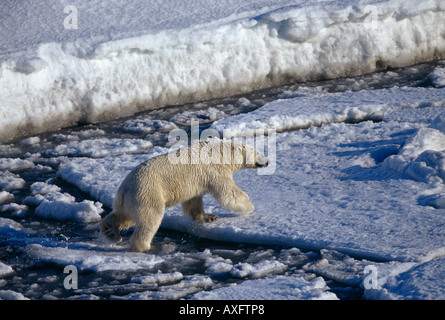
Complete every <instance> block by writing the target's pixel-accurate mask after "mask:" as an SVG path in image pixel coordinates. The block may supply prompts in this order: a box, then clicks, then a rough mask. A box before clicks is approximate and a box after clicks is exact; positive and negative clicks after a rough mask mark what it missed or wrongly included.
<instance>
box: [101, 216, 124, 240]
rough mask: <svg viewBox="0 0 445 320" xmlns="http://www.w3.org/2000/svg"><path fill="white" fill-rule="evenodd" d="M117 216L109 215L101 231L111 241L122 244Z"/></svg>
mask: <svg viewBox="0 0 445 320" xmlns="http://www.w3.org/2000/svg"><path fill="white" fill-rule="evenodd" d="M116 220H117V219H116V214H115V213H114V212H112V213H110V214H109V215H107V216H106V217H105V218H104V219H103V220H102V225H101V228H100V231H101V232H102V234H103V235H105V236H106V237H107V238H108V239H109V240H110V241H113V242H121V241H122V237H121V235H120V232H119V226H118V224H117V223H116V222H117V221H116Z"/></svg>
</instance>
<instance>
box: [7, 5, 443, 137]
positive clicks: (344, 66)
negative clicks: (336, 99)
mask: <svg viewBox="0 0 445 320" xmlns="http://www.w3.org/2000/svg"><path fill="white" fill-rule="evenodd" d="M70 4H71V5H74V6H75V7H76V8H77V9H78V14H79V23H78V30H63V23H62V21H63V18H64V16H63V5H61V4H57V5H55V4H47V3H45V2H42V3H41V4H40V5H38V6H36V5H35V4H34V5H32V6H31V7H30V9H27V10H34V11H33V12H32V14H31V13H30V14H29V15H26V17H34V18H33V19H42V18H43V17H44V18H45V20H40V25H41V28H40V29H39V30H33V29H32V28H30V27H29V25H34V28H35V24H29V23H28V22H27V21H21V20H20V19H22V20H23V16H24V15H19V18H18V19H17V20H14V17H15V16H16V15H15V14H14V12H15V11H17V8H16V6H15V5H14V4H13V3H9V2H7V3H5V4H2V6H4V8H2V12H5V13H7V14H9V15H5V17H4V23H3V25H4V27H5V28H4V29H3V27H2V36H0V41H1V44H2V45H1V47H0V63H1V66H0V97H1V99H0V101H1V102H0V114H1V117H0V118H1V120H0V128H1V130H0V141H10V140H13V139H15V138H18V137H20V136H24V135H27V134H31V133H37V132H43V131H47V130H52V129H56V128H60V127H63V126H69V125H74V124H77V123H93V122H98V121H103V120H106V119H110V118H115V117H120V116H127V115H131V114H133V113H135V112H138V111H141V110H147V109H155V108H159V107H163V106H167V105H172V104H181V103H185V102H188V101H196V100H204V99H209V98H215V97H222V96H228V95H233V94H237V93H243V92H248V91H252V90H255V89H259V88H264V87H269V86H273V85H278V84H280V83H283V82H285V81H289V80H292V81H308V80H315V79H324V78H336V77H344V76H353V75H358V74H363V73H367V72H373V71H376V70H379V69H384V68H387V67H401V66H406V65H411V64H415V63H419V62H423V61H430V60H434V59H440V58H444V57H445V37H444V34H445V24H444V23H443V21H444V20H445V4H444V2H443V1H440V0H431V1H428V2H422V3H420V2H418V1H414V0H410V1H405V0H404V1H402V0H396V1H373V0H369V1H361V2H360V4H356V3H355V2H354V1H350V0H348V1H343V2H341V3H339V2H331V1H326V2H325V1H323V2H321V3H320V2H319V1H309V2H308V1H301V0H295V1H284V0H283V1H280V2H278V3H277V2H276V1H268V0H263V1H260V2H258V1H252V2H250V1H248V2H245V3H243V5H242V6H238V5H237V6H235V5H234V4H233V3H231V2H230V1H198V2H196V1H193V6H192V5H191V4H189V3H188V2H185V3H182V2H181V3H180V4H179V5H178V3H177V2H176V1H162V2H159V3H157V2H156V3H151V6H150V7H147V5H146V4H145V5H144V4H143V3H141V2H140V1H138V0H132V1H129V2H126V4H125V11H123V10H122V9H119V4H120V1H118V0H115V1H110V2H109V3H108V9H109V8H111V9H113V10H111V9H110V12H107V14H104V10H105V11H106V9H107V8H105V9H104V7H103V5H102V4H101V3H100V2H99V1H89V2H85V1H81V0H79V1H71V2H70ZM22 5H23V4H22ZM195 6H197V7H198V8H199V10H198V9H194V7H195ZM23 7H25V6H23ZM35 10H37V12H35ZM120 13H122V15H120ZM36 16H38V18H37V17H36ZM11 19H12V20H11ZM11 21H13V22H11ZM43 21H52V22H43ZM55 21H59V23H58V24H57V23H56V22H55ZM34 22H35V21H34ZM36 23H37V24H38V23H39V21H37V22H36ZM22 25H23V26H22ZM27 26H28V29H29V30H27V29H26V28H27ZM23 29H25V31H24V32H23V34H24V35H22V34H21V32H20V31H19V30H23ZM27 31H32V32H27ZM76 32H77V33H76ZM32 35H35V37H34V38H33V37H32Z"/></svg>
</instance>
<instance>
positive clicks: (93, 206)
mask: <svg viewBox="0 0 445 320" xmlns="http://www.w3.org/2000/svg"><path fill="white" fill-rule="evenodd" d="M102 212H103V209H102V204H101V203H99V202H93V201H90V200H84V201H82V202H75V203H69V202H65V201H48V200H43V201H42V202H41V203H40V205H39V206H38V207H37V208H36V211H35V214H36V215H37V216H39V217H41V218H51V219H56V220H72V221H77V222H83V223H90V222H95V221H100V220H101V215H100V214H101V213H102Z"/></svg>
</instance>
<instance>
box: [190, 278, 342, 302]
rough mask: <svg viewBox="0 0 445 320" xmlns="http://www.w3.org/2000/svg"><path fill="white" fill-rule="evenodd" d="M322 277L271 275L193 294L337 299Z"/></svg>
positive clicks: (209, 297)
mask: <svg viewBox="0 0 445 320" xmlns="http://www.w3.org/2000/svg"><path fill="white" fill-rule="evenodd" d="M328 289H329V288H328V286H327V285H326V282H325V281H324V280H323V278H315V279H313V280H311V281H306V280H304V279H303V278H301V277H285V276H273V277H268V278H266V279H257V280H247V281H244V282H242V283H240V284H238V285H232V286H229V287H224V288H219V289H215V290H212V291H201V292H199V293H197V294H195V295H194V296H193V299H197V300H337V299H338V298H337V296H336V295H335V294H334V293H332V292H328V291H327V290H328Z"/></svg>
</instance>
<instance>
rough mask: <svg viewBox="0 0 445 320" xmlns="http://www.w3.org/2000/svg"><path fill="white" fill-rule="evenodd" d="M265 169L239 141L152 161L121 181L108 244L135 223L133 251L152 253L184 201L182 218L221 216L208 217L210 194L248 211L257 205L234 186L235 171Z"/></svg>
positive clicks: (107, 227) (107, 224) (198, 146)
mask: <svg viewBox="0 0 445 320" xmlns="http://www.w3.org/2000/svg"><path fill="white" fill-rule="evenodd" d="M267 165H268V159H267V158H266V157H265V156H264V155H263V154H262V153H260V152H259V151H257V150H256V149H255V148H253V147H252V146H249V145H247V144H243V143H237V142H220V141H218V142H209V141H201V142H199V143H193V144H192V146H190V147H188V148H183V149H179V150H176V151H175V152H172V153H169V154H165V155H161V156H158V157H155V158H152V159H150V160H147V161H145V162H143V163H141V164H140V165H138V166H137V167H136V168H134V169H133V170H132V171H131V172H130V173H129V174H128V176H127V177H126V178H125V179H124V180H123V181H122V183H121V185H120V187H119V189H118V191H117V193H116V197H115V200H114V203H113V210H112V212H111V213H110V214H109V215H107V216H106V217H105V218H104V219H103V221H102V225H101V231H102V233H103V234H104V235H105V236H107V238H109V239H110V240H112V241H115V242H120V241H122V238H121V235H120V233H119V231H120V229H125V228H129V227H131V226H133V225H135V229H134V232H133V234H132V236H131V238H130V250H131V251H136V252H142V251H145V250H149V249H150V246H151V241H152V239H153V237H154V235H155V233H156V232H157V230H158V229H159V226H160V224H161V221H162V218H163V216H164V210H165V208H166V207H170V206H174V205H177V204H179V203H181V204H182V210H183V212H184V214H185V215H186V216H188V217H190V218H191V219H193V220H195V221H197V222H213V221H216V220H217V219H218V217H217V216H216V215H206V214H205V213H204V208H203V201H202V197H203V195H205V194H207V193H209V194H211V195H212V196H213V197H214V198H215V199H216V200H217V201H218V203H219V204H220V205H221V206H223V207H225V208H227V209H230V210H236V211H239V212H242V213H250V212H252V211H253V209H254V207H253V205H252V203H251V202H250V199H249V196H248V195H247V194H246V193H245V192H244V191H242V190H241V189H240V188H238V186H237V185H236V184H235V181H234V180H233V172H235V171H238V170H240V169H244V168H261V167H266V166H267Z"/></svg>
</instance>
